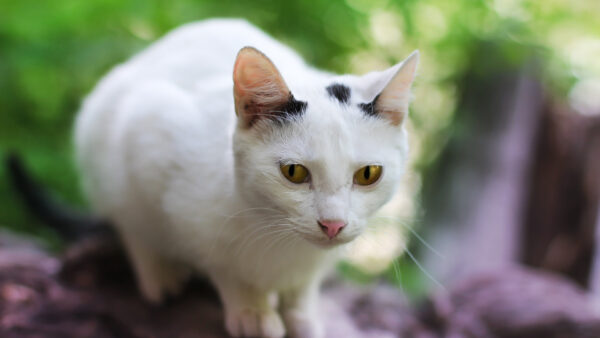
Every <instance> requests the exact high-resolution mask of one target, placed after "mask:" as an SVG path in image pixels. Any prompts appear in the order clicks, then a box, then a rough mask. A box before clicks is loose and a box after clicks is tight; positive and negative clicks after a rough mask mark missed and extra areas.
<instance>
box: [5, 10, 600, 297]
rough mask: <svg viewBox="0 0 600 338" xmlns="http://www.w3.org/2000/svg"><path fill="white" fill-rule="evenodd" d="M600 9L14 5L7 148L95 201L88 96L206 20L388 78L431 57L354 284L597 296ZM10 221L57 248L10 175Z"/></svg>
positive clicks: (361, 249) (51, 184)
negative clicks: (463, 285) (478, 275)
mask: <svg viewBox="0 0 600 338" xmlns="http://www.w3.org/2000/svg"><path fill="white" fill-rule="evenodd" d="M599 15H600V2H598V1H594V0H547V1H535V0H495V1H477V0H453V1H433V0H420V1H417V0H405V1H393V0H345V1H331V0H320V1H277V2H275V1H273V2H271V1H231V0H219V1H204V0H169V1H166V0H160V1H139V0H137V1H119V0H94V1H91V0H90V1H73V0H53V1H34V0H21V1H6V0H2V1H0V153H1V154H2V155H4V154H6V153H7V152H8V151H16V152H17V153H19V154H20V155H21V156H22V157H23V158H24V159H25V161H26V163H27V165H28V166H29V167H30V168H31V170H32V172H33V173H34V174H35V176H36V177H37V178H38V179H39V180H40V181H41V182H43V184H44V185H46V186H47V187H48V189H50V190H51V191H52V192H53V193H55V194H56V196H57V198H59V199H61V200H63V201H65V202H67V203H69V204H73V205H76V206H79V207H81V208H82V209H85V200H84V198H83V197H82V195H81V193H80V190H79V186H78V178H77V173H76V168H75V167H74V161H73V158H72V144H71V127H72V124H73V120H74V116H75V114H76V112H77V109H78V107H79V105H80V103H81V101H82V98H83V97H85V95H86V94H87V93H88V92H89V91H90V90H91V89H92V88H93V86H94V84H95V83H96V82H97V81H98V80H99V79H100V77H101V76H102V75H103V74H104V73H106V72H107V71H108V70H109V69H110V68H112V67H113V66H114V65H116V64H118V63H119V62H122V61H124V60H126V59H127V58H129V57H130V56H131V55H133V54H134V53H136V52H137V51H140V50H141V49H143V48H144V47H146V46H148V45H149V44H151V43H152V42H153V41H155V40H156V39H158V38H159V37H161V36H162V35H163V34H165V33H166V32H167V31H169V30H171V29H173V28H175V27H177V26H179V25H181V24H183V23H186V22H191V21H194V20H201V19H204V18H212V17H242V18H245V19H247V20H249V21H250V22H252V23H253V24H255V25H257V26H258V27H260V28H262V29H263V30H265V31H266V32H268V33H269V34H271V35H273V36H274V37H276V38H277V39H279V40H281V41H283V42H285V43H287V44H289V45H290V46H292V47H293V48H294V49H296V50H297V51H298V52H299V53H300V54H301V55H302V56H303V57H304V58H305V59H306V60H307V61H308V62H309V63H310V64H312V65H314V66H316V67H319V68H322V69H326V70H330V71H335V72H339V73H358V74H362V73H365V72H368V71H372V70H380V69H384V68H386V67H388V66H390V65H392V64H394V63H396V62H398V61H400V60H402V59H403V58H405V57H406V56H407V55H408V54H409V53H410V52H411V51H413V50H415V49H419V50H420V51H421V56H422V58H421V64H420V71H419V76H418V79H417V81H416V84H415V88H414V97H415V98H414V101H413V104H412V108H411V113H410V121H409V125H408V127H409V129H410V134H411V147H412V149H411V163H410V170H409V174H408V175H407V177H406V182H405V184H404V186H403V189H402V191H401V192H399V194H398V196H397V198H395V199H394V200H393V201H392V202H390V204H389V205H387V206H386V207H385V208H384V209H383V210H382V212H381V213H380V214H379V215H378V216H377V217H375V218H374V219H373V223H380V224H378V225H379V226H378V227H373V230H370V231H369V233H368V234H367V236H366V237H365V238H364V239H363V240H361V241H359V242H357V243H356V245H355V246H354V247H353V248H352V249H351V250H350V258H349V260H348V261H347V262H345V263H343V264H342V265H341V266H340V270H341V271H342V273H343V275H344V276H347V277H348V278H349V279H352V280H354V281H357V282H360V283H368V282H372V281H376V280H379V279H381V278H384V279H387V280H388V281H391V282H392V283H394V284H395V285H398V287H400V288H402V289H403V290H404V291H405V294H407V295H408V296H409V297H411V298H413V297H419V295H422V294H423V292H426V291H427V290H429V289H430V288H432V287H440V285H446V284H447V283H450V282H451V281H452V279H454V278H458V277H460V276H461V275H463V274H466V273H470V272H472V271H475V270H477V269H489V268H492V269H493V268H496V267H500V266H502V265H505V264H509V263H512V262H520V263H524V264H527V265H531V266H535V267H541V268H544V269H549V270H553V271H557V272H559V273H561V274H563V275H565V276H568V277H570V278H572V279H573V280H575V281H577V282H578V283H579V284H580V285H582V286H584V287H589V286H590V282H589V280H590V279H591V278H593V276H594V275H595V274H600V271H597V272H594V271H593V268H592V266H593V261H594V259H593V257H594V255H595V253H594V248H595V244H594V236H595V231H596V230H595V229H596V228H597V224H600V221H599V220H598V206H599V196H600V195H599V190H600V179H599V177H598V176H600V175H599V174H600V120H599V119H600V20H598V17H599ZM0 227H3V228H8V229H10V230H12V231H17V232H21V233H27V234H30V235H32V236H35V237H37V238H40V239H41V240H42V241H44V242H45V243H47V244H48V245H49V246H50V247H52V248H55V249H58V248H60V245H61V242H60V240H59V238H58V236H57V235H56V234H54V233H52V232H51V231H49V230H48V229H46V228H45V227H44V226H43V225H42V224H40V223H39V222H38V221H37V220H36V219H34V218H33V217H32V216H31V215H30V214H28V212H27V211H26V210H25V209H24V207H23V206H22V203H21V202H20V201H19V200H18V198H17V197H16V196H15V194H14V193H13V192H12V191H11V188H10V185H9V182H8V181H7V177H6V172H5V169H4V168H0ZM405 249H408V251H406V250H405ZM599 270H600V269H599ZM598 281H600V279H598Z"/></svg>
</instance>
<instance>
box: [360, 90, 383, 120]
mask: <svg viewBox="0 0 600 338" xmlns="http://www.w3.org/2000/svg"><path fill="white" fill-rule="evenodd" d="M378 98H379V95H377V96H375V98H374V99H373V101H371V102H369V103H359V104H358V107H359V108H360V109H362V111H363V112H364V113H365V114H367V115H368V116H376V115H377V111H375V104H377V99H378Z"/></svg>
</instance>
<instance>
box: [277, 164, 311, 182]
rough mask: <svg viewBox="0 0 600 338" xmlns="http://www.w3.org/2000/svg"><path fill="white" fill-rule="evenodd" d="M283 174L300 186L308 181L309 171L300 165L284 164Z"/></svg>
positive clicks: (282, 167)
mask: <svg viewBox="0 0 600 338" xmlns="http://www.w3.org/2000/svg"><path fill="white" fill-rule="evenodd" d="M280 168H281V173H282V174H283V176H285V178H287V179H288V180H289V181H290V182H292V183H296V184H300V183H304V182H306V181H307V180H308V169H306V167H305V166H303V165H300V164H285V165H284V164H282V165H281V166H280Z"/></svg>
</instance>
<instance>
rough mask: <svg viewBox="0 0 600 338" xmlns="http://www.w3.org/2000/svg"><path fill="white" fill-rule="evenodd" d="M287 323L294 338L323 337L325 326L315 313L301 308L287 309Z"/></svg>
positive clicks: (290, 334)
mask: <svg viewBox="0 0 600 338" xmlns="http://www.w3.org/2000/svg"><path fill="white" fill-rule="evenodd" d="M285 324H286V327H287V330H288V334H289V336H290V337H292V338H323V337H325V328H324V327H323V323H321V321H320V320H319V319H318V318H317V316H315V315H311V314H308V313H306V312H302V311H299V310H287V311H285Z"/></svg>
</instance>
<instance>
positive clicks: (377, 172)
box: [354, 165, 383, 185]
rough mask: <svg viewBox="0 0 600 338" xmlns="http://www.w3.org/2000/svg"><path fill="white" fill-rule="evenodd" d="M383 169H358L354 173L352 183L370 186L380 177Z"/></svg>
mask: <svg viewBox="0 0 600 338" xmlns="http://www.w3.org/2000/svg"><path fill="white" fill-rule="evenodd" d="M382 169H383V167H382V166H380V165H368V166H365V167H362V168H360V169H359V170H358V171H357V172H355V173H354V183H356V184H358V185H371V184H373V183H375V182H377V180H378V179H379V177H381V172H382Z"/></svg>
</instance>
